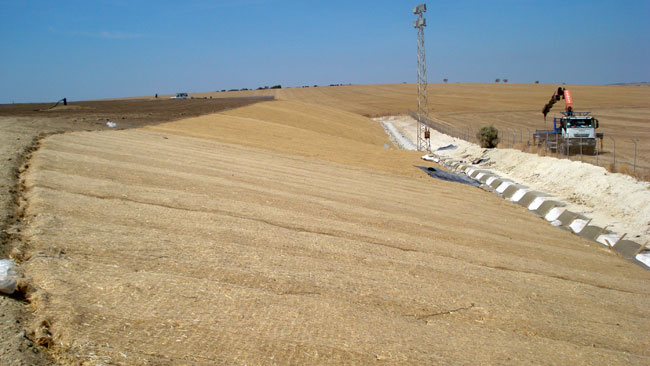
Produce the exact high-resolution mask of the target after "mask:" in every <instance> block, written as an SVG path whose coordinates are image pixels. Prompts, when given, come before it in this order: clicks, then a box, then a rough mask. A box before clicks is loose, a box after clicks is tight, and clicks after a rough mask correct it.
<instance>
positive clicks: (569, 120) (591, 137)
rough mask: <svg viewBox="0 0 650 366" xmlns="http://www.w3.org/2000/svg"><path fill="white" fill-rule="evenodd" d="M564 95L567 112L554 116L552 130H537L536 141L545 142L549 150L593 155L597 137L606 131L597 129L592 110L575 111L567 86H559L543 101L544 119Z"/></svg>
mask: <svg viewBox="0 0 650 366" xmlns="http://www.w3.org/2000/svg"><path fill="white" fill-rule="evenodd" d="M561 99H564V104H565V107H564V112H561V114H562V116H561V117H554V118H553V129H552V130H537V131H535V134H534V135H533V143H534V144H535V145H537V146H542V145H545V148H546V150H550V151H553V152H559V153H561V154H563V155H571V154H584V155H594V154H595V153H596V152H597V148H598V146H597V144H596V142H597V140H598V139H600V141H601V149H602V140H603V137H604V135H603V134H602V133H598V134H597V133H596V129H597V128H598V120H597V119H596V118H594V117H593V116H590V113H591V112H576V111H574V110H573V99H572V98H571V92H570V91H569V90H568V89H565V88H562V87H559V88H557V90H556V91H555V92H553V95H552V96H551V99H550V100H549V101H548V103H546V105H544V108H543V109H542V114H543V115H544V120H546V115H547V114H548V113H549V112H550V111H551V109H552V108H553V105H554V104H555V103H557V102H558V101H560V100H561Z"/></svg>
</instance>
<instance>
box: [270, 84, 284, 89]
mask: <svg viewBox="0 0 650 366" xmlns="http://www.w3.org/2000/svg"><path fill="white" fill-rule="evenodd" d="M271 89H282V85H280V84H278V85H273V86H272V87H271Z"/></svg>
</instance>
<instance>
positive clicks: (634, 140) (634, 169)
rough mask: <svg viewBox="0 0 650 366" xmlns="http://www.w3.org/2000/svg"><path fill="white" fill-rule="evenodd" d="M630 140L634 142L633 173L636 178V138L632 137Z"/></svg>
mask: <svg viewBox="0 0 650 366" xmlns="http://www.w3.org/2000/svg"><path fill="white" fill-rule="evenodd" d="M630 141H632V143H633V144H634V168H633V171H634V173H633V174H634V177H635V178H636V139H631V140H630Z"/></svg>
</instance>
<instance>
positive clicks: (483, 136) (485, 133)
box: [476, 126, 499, 148]
mask: <svg viewBox="0 0 650 366" xmlns="http://www.w3.org/2000/svg"><path fill="white" fill-rule="evenodd" d="M476 138H477V139H478V141H479V142H480V144H481V147H487V148H492V147H497V145H498V144H499V130H497V129H496V127H494V126H486V127H482V128H481V129H480V130H479V131H478V133H476Z"/></svg>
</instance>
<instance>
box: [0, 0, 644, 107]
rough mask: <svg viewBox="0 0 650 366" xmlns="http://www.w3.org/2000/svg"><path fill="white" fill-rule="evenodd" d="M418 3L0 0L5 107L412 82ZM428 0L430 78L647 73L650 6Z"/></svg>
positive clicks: (623, 78) (580, 79)
mask: <svg viewBox="0 0 650 366" xmlns="http://www.w3.org/2000/svg"><path fill="white" fill-rule="evenodd" d="M418 3H419V2H418V1H404V0H393V1H384V0H375V1H337V0H329V1H325V0H323V1H316V0H313V1H310V0H302V1H280V0H240V1H222V0H211V1H192V0H184V1H178V0H176V1H165V0H157V1H144V0H141V1H138V0H131V1H122V0H110V1H91V0H85V1H72V0H71V1H56V2H55V1H15V0H14V1H9V0H0V9H1V10H0V45H1V47H0V57H1V58H0V63H1V65H2V67H1V68H0V103H11V102H12V101H15V102H17V103H18V102H35V101H53V100H57V99H60V98H62V97H64V96H65V97H68V98H69V99H71V100H81V99H95V98H109V97H120V96H136V95H151V94H153V93H156V92H157V93H161V94H162V93H174V92H176V91H188V92H206V91H214V90H221V89H231V88H257V87H258V86H264V85H275V84H282V85H283V86H285V87H287V86H300V85H314V84H319V85H323V84H332V83H353V84H367V83H399V82H405V81H406V82H415V80H416V65H417V58H416V56H417V54H416V52H417V38H416V31H415V29H413V26H412V23H413V20H414V19H415V16H414V15H413V13H412V8H413V7H414V6H415V5H417V4H418ZM427 6H428V12H427V13H426V18H427V24H428V26H427V28H426V30H425V39H426V50H427V65H428V78H429V82H431V83H434V82H441V81H442V79H443V78H448V79H449V81H450V82H493V81H494V79H495V78H507V79H509V80H510V82H515V83H518V82H520V83H528V82H534V81H535V80H540V82H542V83H561V82H566V83H568V84H574V83H575V84H607V83H617V82H637V81H650V67H649V65H650V21H649V18H648V15H649V14H650V1H648V0H641V1H635V0H628V1H625V0H621V1H612V0H608V1H605V0H602V1H601V0H591V1H587V0H572V1H532V0H491V1H487V0H485V1H479V0H456V1H436V2H433V1H429V2H428V3H427Z"/></svg>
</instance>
